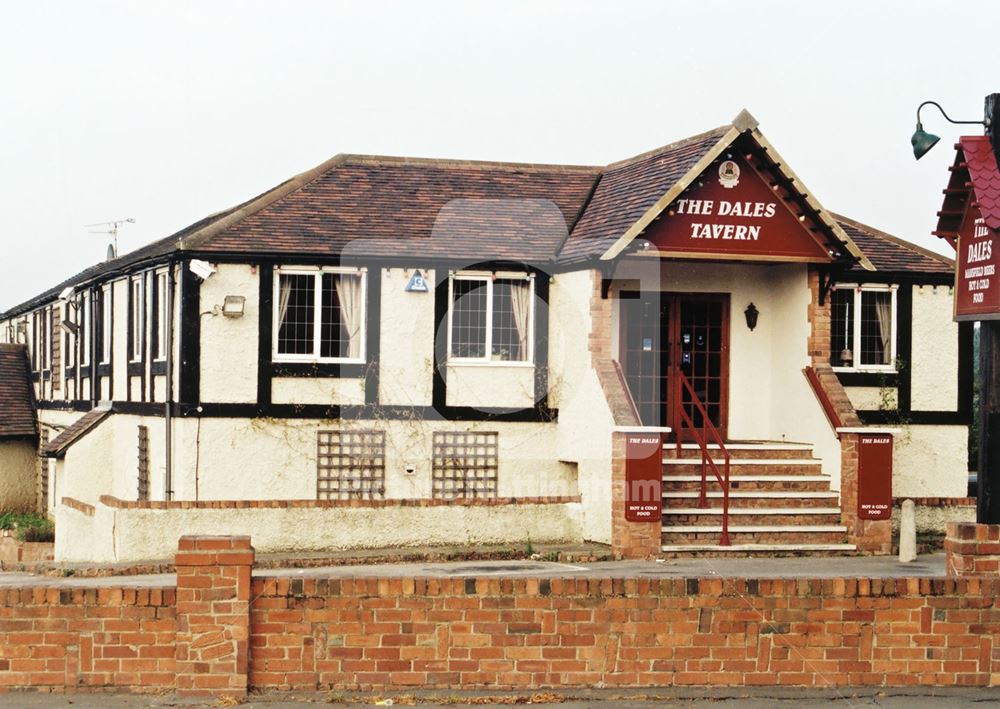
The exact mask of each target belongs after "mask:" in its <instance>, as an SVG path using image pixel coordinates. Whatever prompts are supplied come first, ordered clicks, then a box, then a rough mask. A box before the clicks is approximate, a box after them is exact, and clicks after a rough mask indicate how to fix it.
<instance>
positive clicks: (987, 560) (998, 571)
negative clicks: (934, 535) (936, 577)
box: [944, 522, 1000, 576]
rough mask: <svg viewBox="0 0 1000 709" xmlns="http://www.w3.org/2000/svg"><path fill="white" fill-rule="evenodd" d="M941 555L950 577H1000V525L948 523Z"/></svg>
mask: <svg viewBox="0 0 1000 709" xmlns="http://www.w3.org/2000/svg"><path fill="white" fill-rule="evenodd" d="M944 553H945V568H946V569H947V573H948V575H949V576H1000V524H973V523H971V522H949V523H948V527H947V533H946V535H945V539H944Z"/></svg>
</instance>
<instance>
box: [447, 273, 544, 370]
mask: <svg viewBox="0 0 1000 709" xmlns="http://www.w3.org/2000/svg"><path fill="white" fill-rule="evenodd" d="M498 279H499V280H502V281H518V280H522V281H528V288H529V289H530V299H529V300H530V303H531V307H530V310H529V311H528V356H527V358H525V359H523V360H509V359H493V282H494V281H495V280H498ZM455 281H482V282H484V283H486V348H485V353H486V354H485V355H484V356H482V357H455V356H453V355H452V354H451V352H452V350H451V344H452V342H451V341H452V316H453V313H454V305H455V287H454V283H455ZM448 364H449V365H457V366H463V365H466V366H468V365H472V366H490V367H534V366H535V274H533V273H524V272H507V271H498V272H497V273H493V272H488V271H457V272H452V273H450V274H449V278H448Z"/></svg>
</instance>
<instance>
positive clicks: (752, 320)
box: [743, 303, 760, 332]
mask: <svg viewBox="0 0 1000 709" xmlns="http://www.w3.org/2000/svg"><path fill="white" fill-rule="evenodd" d="M743 314H744V315H745V316H746V318H747V327H748V328H750V332H753V329H754V328H755V327H757V316H758V315H760V311H759V310H757V306H756V305H754V304H753V303H750V305H748V306H747V309H746V310H744V311H743Z"/></svg>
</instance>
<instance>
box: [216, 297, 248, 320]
mask: <svg viewBox="0 0 1000 709" xmlns="http://www.w3.org/2000/svg"><path fill="white" fill-rule="evenodd" d="M246 303H247V299H246V298H245V297H244V296H242V295H227V296H226V299H225V301H223V303H222V314H223V315H225V316H226V317H227V318H242V317H243V311H244V309H245V308H246Z"/></svg>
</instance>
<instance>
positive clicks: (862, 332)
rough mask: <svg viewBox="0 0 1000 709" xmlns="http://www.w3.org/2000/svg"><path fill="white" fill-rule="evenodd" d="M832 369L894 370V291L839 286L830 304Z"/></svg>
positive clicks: (885, 288) (891, 289) (889, 288)
mask: <svg viewBox="0 0 1000 709" xmlns="http://www.w3.org/2000/svg"><path fill="white" fill-rule="evenodd" d="M830 309H831V312H830V329H831V332H830V358H831V364H833V366H835V367H843V368H850V369H875V370H895V368H896V363H895V362H896V326H897V325H896V288H895V286H890V287H881V288H873V287H857V286H846V287H844V286H842V287H838V288H837V290H835V291H834V292H833V295H832V298H831V300H830Z"/></svg>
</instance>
